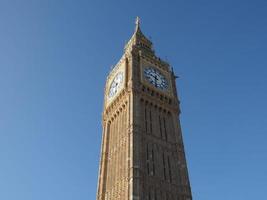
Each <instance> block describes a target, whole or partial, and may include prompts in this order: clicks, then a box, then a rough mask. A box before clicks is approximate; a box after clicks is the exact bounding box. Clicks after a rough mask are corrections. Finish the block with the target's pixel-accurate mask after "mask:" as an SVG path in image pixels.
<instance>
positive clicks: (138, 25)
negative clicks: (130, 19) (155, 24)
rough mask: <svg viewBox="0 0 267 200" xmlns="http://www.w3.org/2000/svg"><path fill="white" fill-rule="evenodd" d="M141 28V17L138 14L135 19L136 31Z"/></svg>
mask: <svg viewBox="0 0 267 200" xmlns="http://www.w3.org/2000/svg"><path fill="white" fill-rule="evenodd" d="M138 29H140V18H139V17H138V16H137V17H136V19H135V31H137V30H138Z"/></svg>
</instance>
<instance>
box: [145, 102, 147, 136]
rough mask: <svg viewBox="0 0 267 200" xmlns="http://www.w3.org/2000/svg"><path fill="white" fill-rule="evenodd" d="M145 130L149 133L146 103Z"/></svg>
mask: <svg viewBox="0 0 267 200" xmlns="http://www.w3.org/2000/svg"><path fill="white" fill-rule="evenodd" d="M145 130H146V133H147V108H146V105H145Z"/></svg>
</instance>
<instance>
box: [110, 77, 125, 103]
mask: <svg viewBox="0 0 267 200" xmlns="http://www.w3.org/2000/svg"><path fill="white" fill-rule="evenodd" d="M122 82H123V73H122V72H119V73H118V74H117V75H116V76H115V78H114V79H113V81H112V83H111V85H110V88H109V93H108V97H109V98H111V97H113V96H114V95H115V94H116V93H117V92H118V91H119V89H120V87H121V85H122Z"/></svg>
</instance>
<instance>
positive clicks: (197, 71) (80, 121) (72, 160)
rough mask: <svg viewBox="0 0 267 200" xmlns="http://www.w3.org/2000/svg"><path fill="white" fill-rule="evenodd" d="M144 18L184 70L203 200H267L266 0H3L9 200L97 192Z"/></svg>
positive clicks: (86, 199)
mask: <svg viewBox="0 0 267 200" xmlns="http://www.w3.org/2000/svg"><path fill="white" fill-rule="evenodd" d="M137 15H138V16H140V18H141V27H142V30H143V32H144V33H145V34H146V35H147V36H150V37H151V39H152V41H153V43H154V47H155V49H156V53H157V55H159V56H160V57H161V58H162V59H167V60H168V62H169V63H170V64H171V66H173V67H174V69H175V72H176V74H177V75H179V76H180V79H178V80H177V85H178V89H179V96H180V99H181V109H182V115H181V121H182V128H183V135H184V142H185V148H186V155H187V161H188V168H189V174H190V179H191V186H192V191H193V197H194V199H196V200H214V199H216V200H231V199H235V200H251V199H266V190H267V144H266V141H267V2H266V1H265V0H262V1H261V0H254V1H247V0H240V1H238V0H223V1H218V0H203V1H190V0H189V1H188V0H176V1H174V0H173V1H168V0H166V1H155V0H154V1H141V0H136V1H125V0H124V1H122V0H121V1H90V0H87V1H86V0H76V1H70V0H65V1H60V0H45V1H41V0H24V1H21V0H17V1H16V0H0V94H1V96H0V199H1V200H78V199H79V200H94V199H95V195H96V187H97V174H98V161H99V153H100V142H101V134H102V132H101V112H102V105H103V88H104V83H105V79H106V76H107V74H108V72H109V70H110V67H111V66H112V65H114V64H116V62H117V61H118V60H119V58H120V56H121V55H122V53H123V47H124V44H125V42H126V41H127V40H128V39H129V38H130V36H131V35H132V33H133V30H134V21H135V17H136V16H137Z"/></svg>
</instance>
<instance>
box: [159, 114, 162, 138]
mask: <svg viewBox="0 0 267 200" xmlns="http://www.w3.org/2000/svg"><path fill="white" fill-rule="evenodd" d="M159 132H160V138H162V127H161V117H160V114H159Z"/></svg>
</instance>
